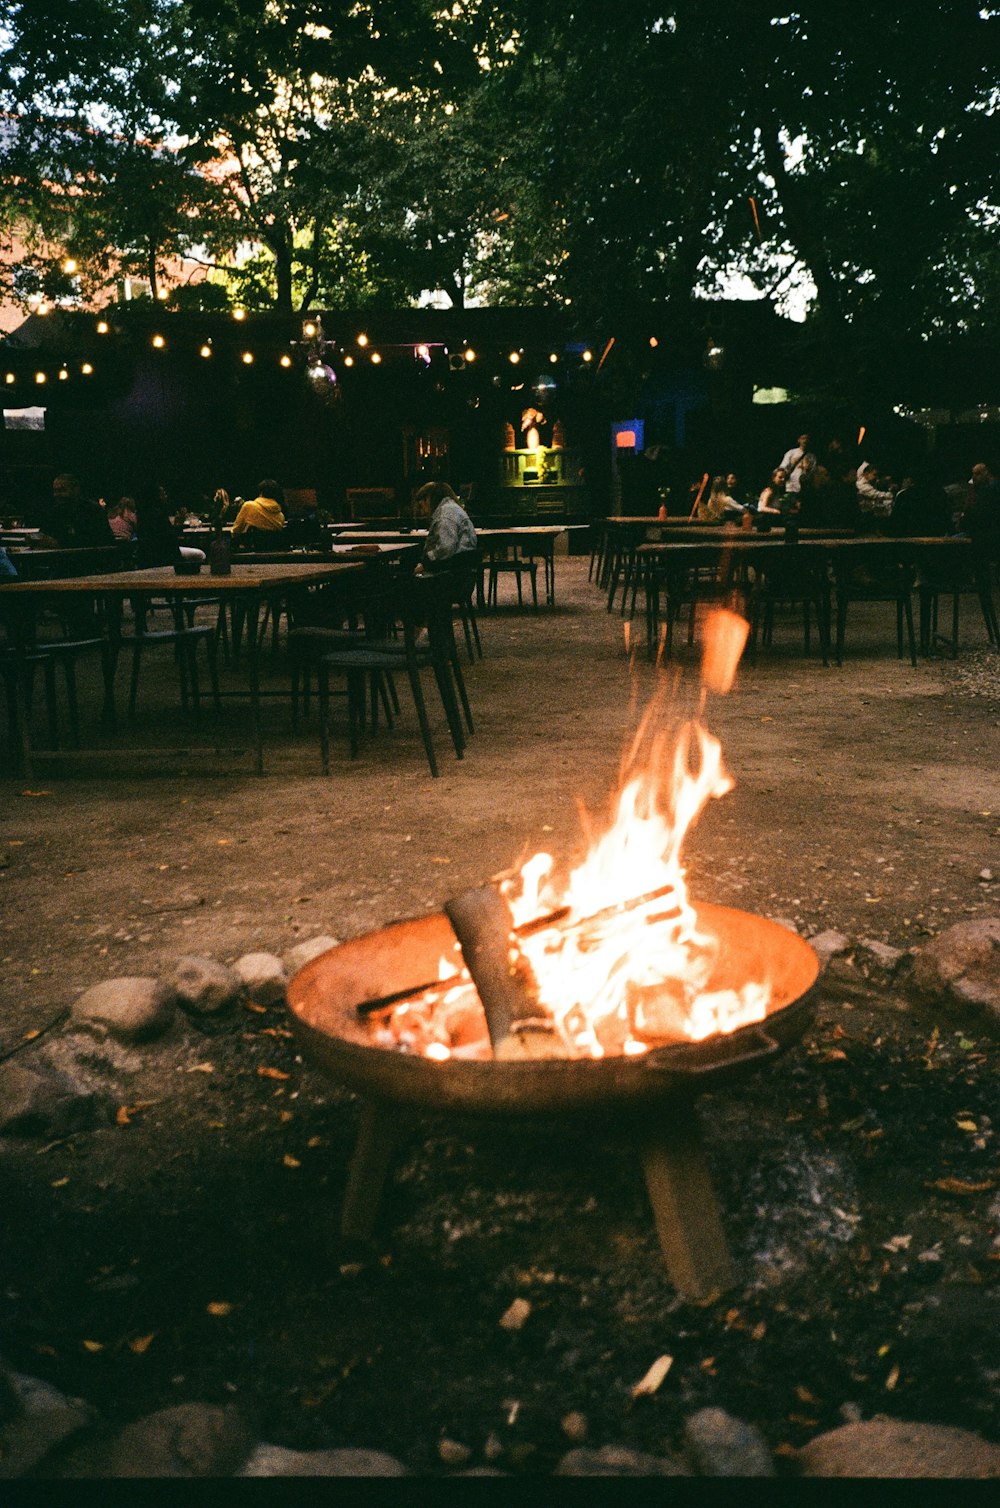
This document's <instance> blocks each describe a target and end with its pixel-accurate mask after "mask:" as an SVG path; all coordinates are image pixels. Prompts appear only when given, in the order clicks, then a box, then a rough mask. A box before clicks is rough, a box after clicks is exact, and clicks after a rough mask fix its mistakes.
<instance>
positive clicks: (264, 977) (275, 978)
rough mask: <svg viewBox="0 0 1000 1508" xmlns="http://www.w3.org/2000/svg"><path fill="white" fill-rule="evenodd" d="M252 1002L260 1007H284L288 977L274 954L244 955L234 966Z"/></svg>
mask: <svg viewBox="0 0 1000 1508" xmlns="http://www.w3.org/2000/svg"><path fill="white" fill-rule="evenodd" d="M233 969H234V971H235V972H236V973H237V974H238V975H239V976H240V979H241V980H242V981H243V987H244V989H245V990H246V993H247V994H248V995H249V997H250V999H251V1000H256V1002H257V1004H258V1005H282V1004H283V1003H284V999H285V986H286V985H287V983H288V975H287V974H286V973H285V966H284V964H283V963H282V961H281V959H280V958H278V957H276V956H275V954H274V953H244V955H243V957H242V958H238V959H237V960H236V962H235V963H234V964H233Z"/></svg>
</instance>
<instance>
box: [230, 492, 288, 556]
mask: <svg viewBox="0 0 1000 1508" xmlns="http://www.w3.org/2000/svg"><path fill="white" fill-rule="evenodd" d="M284 527H285V515H284V513H283V512H282V511H281V488H280V487H279V486H278V484H277V482H274V481H264V482H261V483H260V484H259V486H258V488H257V496H256V497H255V498H251V499H250V500H249V501H248V502H245V503H244V504H243V506H242V508H241V509H240V511H239V513H237V515H236V518H235V520H234V522H233V540H234V541H235V542H236V543H238V544H246V545H249V546H251V547H253V546H254V545H256V544H258V543H263V544H265V545H271V546H272V547H273V546H275V545H277V542H278V541H277V538H276V536H277V535H278V534H280V533H281V531H282V530H283V529H284Z"/></svg>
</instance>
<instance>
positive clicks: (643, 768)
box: [376, 610, 771, 1061]
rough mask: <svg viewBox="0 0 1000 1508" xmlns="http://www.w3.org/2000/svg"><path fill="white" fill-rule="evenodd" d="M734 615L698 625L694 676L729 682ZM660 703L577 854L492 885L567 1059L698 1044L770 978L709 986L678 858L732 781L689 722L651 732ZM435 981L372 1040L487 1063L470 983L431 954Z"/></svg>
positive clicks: (709, 956) (757, 996) (744, 1019)
mask: <svg viewBox="0 0 1000 1508" xmlns="http://www.w3.org/2000/svg"><path fill="white" fill-rule="evenodd" d="M747 628H748V625H747V623H746V620H745V619H743V618H740V617H739V616H738V615H737V614H734V613H730V612H728V611H724V610H723V611H718V612H714V613H712V614H711V615H710V616H709V619H708V620H707V622H706V641H707V647H706V651H705V657H704V661H703V666H702V683H703V685H704V686H707V687H709V688H710V689H712V690H714V691H717V692H725V691H727V690H728V689H729V687H730V686H731V685H732V680H733V675H734V673H735V668H736V664H737V662H738V660H739V657H740V654H741V653H742V650H743V646H744V643H745V641H746V634H747ZM658 711H659V703H658V702H654V704H653V705H652V706H651V707H650V708H649V709H648V710H647V713H646V715H645V717H644V719H643V720H642V723H641V724H640V727H639V730H638V732H637V734H636V736H635V739H634V741H633V744H632V747H631V749H630V750H629V751H628V754H627V756H626V759H625V764H624V769H623V776H622V782H621V789H620V791H619V793H618V796H617V798H616V800H615V802H614V803H613V810H612V815H611V819H610V820H609V822H608V824H607V826H606V827H605V828H604V830H603V831H600V832H598V833H597V834H596V835H595V836H594V837H593V840H592V842H591V844H590V847H589V849H588V851H587V853H586V854H585V855H584V857H583V859H582V861H581V862H580V863H579V864H578V865H577V866H576V867H575V868H573V869H571V870H570V872H569V873H568V875H567V876H566V877H565V879H563V880H557V878H556V874H555V861H554V859H553V857H552V855H551V854H548V853H536V854H535V855H534V856H533V857H532V858H530V859H528V860H527V861H526V862H525V863H524V864H523V865H521V867H520V869H519V870H518V871H517V872H516V873H515V874H513V875H512V876H508V877H507V878H506V879H504V880H503V881H501V885H500V888H501V890H502V891H503V893H504V895H505V896H506V899H507V901H508V903H509V905H510V909H511V913H512V916H513V920H514V926H515V928H523V927H524V925H525V924H526V923H528V922H531V923H537V921H538V919H539V918H544V917H549V916H550V914H553V913H556V912H558V913H559V915H558V919H556V918H555V917H554V916H553V919H552V920H551V921H550V922H548V923H546V924H545V925H542V926H537V925H536V926H533V927H531V928H530V929H527V930H526V931H524V932H523V933H522V934H521V935H519V936H517V937H516V938H512V945H513V944H514V943H515V942H516V946H517V948H518V949H519V950H520V953H521V955H522V958H523V959H524V960H526V961H527V964H528V965H529V966H530V970H531V972H532V974H533V976H534V984H535V985H536V986H537V1003H538V1008H539V1014H540V1015H544V1016H546V1017H548V1018H549V1020H550V1021H551V1024H552V1026H553V1028H554V1031H555V1034H556V1040H557V1042H558V1044H559V1047H560V1049H561V1052H562V1053H563V1054H564V1055H565V1056H567V1057H594V1058H601V1057H604V1056H607V1055H613V1054H626V1055H631V1054H639V1053H644V1052H647V1051H648V1050H649V1049H650V1047H652V1046H656V1045H658V1044H662V1043H664V1042H683V1041H690V1042H697V1041H701V1040H702V1039H703V1038H705V1037H709V1036H712V1035H713V1034H715V1033H717V1032H730V1031H735V1030H736V1029H737V1028H738V1027H740V1026H744V1025H747V1024H749V1023H750V1022H753V1021H761V1020H763V1019H764V1017H765V1016H766V1014H767V1010H768V1005H769V1002H770V993H771V992H770V986H769V984H768V983H767V982H766V981H759V980H747V981H745V982H743V983H741V984H740V985H739V986H738V987H734V988H727V989H721V990H720V989H712V988H710V979H711V976H712V973H713V968H714V966H715V963H716V958H717V953H718V943H717V941H716V939H715V938H714V936H712V935H709V934H706V933H705V932H703V931H701V930H699V926H698V918H697V913H696V911H695V908H694V907H693V906H692V904H691V902H690V900H689V899H688V892H687V885H686V882H685V871H684V866H683V864H682V861H681V851H682V847H683V844H684V840H685V838H686V836H687V834H688V832H689V831H690V829H691V827H692V825H693V824H694V823H695V822H696V821H697V819H698V817H699V816H700V814H701V812H702V811H703V810H704V808H705V806H706V805H707V803H708V802H709V801H710V800H712V799H717V798H719V797H721V796H724V795H725V794H726V793H727V792H728V791H730V790H731V789H732V788H733V784H734V782H733V779H732V776H731V775H730V774H729V773H728V771H727V770H726V768H725V765H724V763H723V759H722V746H721V744H720V743H719V740H718V739H717V738H715V737H714V736H713V735H712V734H711V733H709V732H708V730H707V729H706V728H705V727H704V726H703V725H702V724H701V723H700V722H698V721H689V722H686V723H684V724H683V726H682V727H681V729H680V732H679V734H678V735H677V736H676V737H675V738H673V739H671V737H670V735H669V734H668V732H667V731H665V730H663V729H654V721H655V719H656V715H657V713H658ZM440 973H441V980H442V987H441V989H437V990H435V989H431V990H428V991H425V992H424V995H423V996H421V997H419V998H417V999H414V1000H412V1001H407V1002H406V1003H404V1004H403V1005H400V1006H397V1007H396V1008H395V1010H394V1011H393V1013H392V1016H391V1018H390V1019H389V1020H388V1021H387V1022H383V1023H382V1025H381V1026H380V1027H379V1028H377V1031H376V1040H377V1041H379V1042H380V1043H381V1044H382V1045H390V1040H392V1041H393V1045H396V1046H397V1047H399V1046H401V1047H403V1048H404V1049H405V1050H408V1051H411V1052H418V1053H423V1054H424V1055H425V1056H427V1057H431V1058H435V1059H438V1060H441V1061H443V1060H444V1059H446V1058H447V1057H450V1056H455V1057H483V1058H489V1057H490V1056H491V1055H492V1054H491V1049H490V1046H489V1042H488V1039H487V1037H486V1034H485V1021H484V1017H483V1012H482V1007H481V1005H480V1003H479V997H478V995H477V993H476V990H475V987H474V986H473V984H472V983H471V981H470V980H469V978H468V976H467V975H466V974H464V973H463V974H461V975H457V974H456V972H455V962H454V961H451V962H449V961H448V960H446V959H442V960H441V968H440Z"/></svg>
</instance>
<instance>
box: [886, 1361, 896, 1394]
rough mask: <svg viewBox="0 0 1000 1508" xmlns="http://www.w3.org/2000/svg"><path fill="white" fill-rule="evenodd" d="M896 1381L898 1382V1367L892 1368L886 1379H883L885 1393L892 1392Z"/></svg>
mask: <svg viewBox="0 0 1000 1508" xmlns="http://www.w3.org/2000/svg"><path fill="white" fill-rule="evenodd" d="M898 1381H899V1368H898V1367H893V1369H892V1371H891V1372H890V1373H889V1375H888V1377H887V1378H886V1379H885V1386H886V1391H887V1392H889V1393H891V1392H892V1390H893V1388H894V1387H895V1386H896V1383H897V1382H898Z"/></svg>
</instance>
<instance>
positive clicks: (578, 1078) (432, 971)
mask: <svg viewBox="0 0 1000 1508" xmlns="http://www.w3.org/2000/svg"><path fill="white" fill-rule="evenodd" d="M696 910H697V916H698V927H699V930H700V931H702V932H707V933H710V934H712V935H714V936H715V937H716V938H717V939H718V941H719V952H718V958H717V961H716V965H715V968H714V970H713V973H712V975H711V978H710V979H709V981H708V986H707V988H708V989H710V990H716V989H725V988H731V987H738V986H739V985H741V984H743V983H745V982H746V981H747V980H758V981H762V982H768V983H770V985H771V990H772V1002H771V1008H770V1011H769V1013H768V1015H767V1017H766V1019H765V1020H764V1021H762V1022H759V1023H755V1024H753V1025H750V1026H744V1027H741V1028H739V1029H738V1030H737V1031H735V1032H731V1033H729V1034H724V1035H723V1034H720V1035H716V1036H713V1037H709V1038H707V1039H706V1040H705V1041H703V1042H697V1043H688V1042H684V1043H679V1044H676V1045H674V1044H671V1045H670V1046H666V1047H660V1048H654V1049H652V1050H651V1051H649V1052H647V1053H644V1054H641V1055H639V1056H636V1057H617V1056H616V1057H611V1056H609V1057H605V1058H596V1059H595V1058H556V1059H552V1058H547V1059H542V1060H539V1061H535V1062H532V1061H515V1062H510V1061H505V1062H497V1061H492V1060H486V1061H470V1060H468V1059H455V1058H451V1059H449V1060H447V1061H445V1062H436V1061H433V1060H431V1059H428V1058H424V1057H420V1056H417V1055H413V1054H409V1053H404V1052H400V1051H397V1050H395V1049H394V1048H392V1047H381V1046H378V1045H376V1044H375V1043H374V1042H373V1041H372V1038H371V1035H370V1031H369V1028H368V1026H367V1024H366V1022H365V1021H364V1020H363V1019H362V1018H361V1017H359V1015H358V1007H359V1006H360V1005H362V1004H364V1002H366V1001H369V1000H373V999H375V998H381V997H384V996H387V995H391V994H393V993H395V992H396V991H398V990H402V989H406V988H407V987H408V986H409V985H411V984H412V983H413V982H414V981H419V980H423V979H431V978H434V976H435V975H436V973H437V968H438V960H439V959H440V957H441V956H442V954H443V955H445V956H447V957H451V956H452V954H453V950H454V947H455V942H456V939H455V934H454V932H453V931H452V928H451V924H450V922H449V921H448V919H447V917H445V916H444V915H443V913H441V912H436V913H434V914H432V915H430V916H426V917H419V918H415V919H414V920H412V921H404V922H396V923H395V924H394V925H392V926H389V927H385V928H383V929H382V930H381V931H378V932H371V933H368V934H366V935H365V936H363V937H358V938H354V939H353V940H352V941H350V942H346V943H343V944H341V945H340V946H339V947H336V948H331V949H330V951H329V952H327V953H322V954H320V956H319V957H318V958H314V959H313V960H312V961H311V962H310V963H308V964H306V966H305V968H303V969H301V970H300V972H299V973H298V974H296V975H295V976H294V978H293V979H292V980H291V981H290V983H289V986H288V1004H289V1008H290V1010H291V1013H292V1018H293V1023H294V1026H295V1028H296V1033H297V1035H298V1037H299V1038H300V1041H301V1044H302V1048H303V1051H304V1052H305V1054H306V1055H307V1057H309V1058H310V1059H311V1060H312V1061H313V1062H314V1063H315V1064H316V1065H317V1066H318V1067H320V1068H322V1069H324V1070H325V1071H326V1072H328V1073H329V1074H330V1075H331V1077H333V1078H335V1079H337V1080H338V1081H339V1082H340V1083H342V1084H345V1085H347V1086H348V1087H349V1088H351V1089H354V1090H356V1091H357V1092H358V1093H359V1094H361V1095H364V1096H366V1097H368V1098H371V1099H374V1100H380V1101H390V1102H398V1103H400V1104H406V1105H412V1106H418V1107H422V1108H425V1109H433V1110H462V1111H468V1112H469V1113H471V1114H475V1115H526V1114H536V1113H539V1112H546V1113H562V1112H579V1111H590V1110H598V1109H600V1110H602V1111H603V1110H611V1111H613V1110H615V1109H616V1108H618V1107H620V1108H621V1109H623V1110H626V1109H627V1110H629V1111H632V1110H635V1109H636V1108H637V1107H639V1106H641V1105H642V1104H644V1103H652V1102H654V1101H657V1102H662V1100H663V1099H664V1098H665V1097H669V1096H671V1095H672V1094H675V1093H676V1094H679V1093H687V1094H690V1093H692V1092H698V1091H700V1090H701V1089H708V1088H710V1087H711V1088H715V1087H716V1083H717V1082H724V1081H726V1080H728V1079H729V1078H731V1077H733V1076H735V1075H737V1074H741V1073H743V1072H747V1071H749V1070H750V1069H752V1068H754V1067H756V1066H757V1065H759V1064H762V1063H764V1062H766V1061H767V1060H769V1059H770V1058H773V1057H775V1056H776V1055H777V1054H778V1053H780V1052H782V1051H784V1050H785V1049H786V1048H788V1047H790V1046H792V1045H793V1044H794V1043H795V1042H797V1041H798V1040H799V1038H800V1037H801V1036H802V1034H803V1032H804V1031H805V1030H806V1028H807V1026H808V1025H809V1024H810V1022H811V1020H812V1017H813V1014H814V1001H813V995H814V987H815V984H816V979H817V977H818V975H819V960H818V959H817V957H816V954H815V952H814V951H813V949H812V948H811V947H810V946H809V944H808V943H806V942H804V941H803V939H802V938H800V937H798V936H796V934H795V933H794V932H790V931H789V930H788V929H787V928H786V927H782V926H780V925H779V924H778V923H777V922H771V921H767V920H766V919H765V918H763V917H760V916H754V915H752V914H751V913H749V912H746V911H734V910H731V909H730V908H729V907H726V906H712V905H700V906H698V907H697V908H696Z"/></svg>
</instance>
